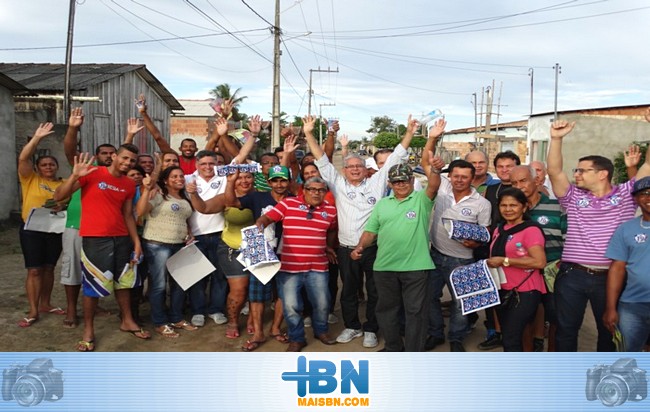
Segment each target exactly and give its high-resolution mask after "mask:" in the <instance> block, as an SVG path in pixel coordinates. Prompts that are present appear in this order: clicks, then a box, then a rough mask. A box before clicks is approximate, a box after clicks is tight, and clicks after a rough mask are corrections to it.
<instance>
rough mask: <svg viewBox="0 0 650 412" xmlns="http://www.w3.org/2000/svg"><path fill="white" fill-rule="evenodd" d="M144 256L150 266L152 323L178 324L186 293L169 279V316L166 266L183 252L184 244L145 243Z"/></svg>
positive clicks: (159, 324)
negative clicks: (166, 299)
mask: <svg viewBox="0 0 650 412" xmlns="http://www.w3.org/2000/svg"><path fill="white" fill-rule="evenodd" d="M143 245H144V255H145V258H146V259H147V263H148V264H149V304H150V305H151V321H152V322H153V324H154V325H155V326H162V325H166V324H168V323H170V322H172V323H176V322H180V321H181V320H182V319H183V306H184V304H185V292H184V291H183V289H182V288H181V287H180V286H178V284H177V283H176V281H175V280H174V279H173V278H171V276H170V277H169V282H170V310H169V315H168V314H167V309H166V307H165V297H166V295H167V276H169V272H168V271H167V267H166V266H165V264H166V263H167V259H169V257H170V256H172V255H173V254H174V253H176V252H178V251H179V250H181V248H182V247H183V246H184V245H183V244H176V245H172V244H161V243H152V242H148V241H147V240H146V239H145V240H144V242H143Z"/></svg>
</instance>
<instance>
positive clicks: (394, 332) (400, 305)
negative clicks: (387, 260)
mask: <svg viewBox="0 0 650 412" xmlns="http://www.w3.org/2000/svg"><path fill="white" fill-rule="evenodd" d="M374 275H375V284H376V285H377V293H378V295H379V300H378V301H377V320H378V321H379V326H380V327H381V330H382V333H383V335H384V339H385V349H386V351H390V352H399V351H402V350H406V351H407V352H421V351H422V350H424V342H425V341H426V337H427V334H426V333H425V327H426V324H427V321H428V319H429V316H428V315H429V307H428V306H429V301H430V300H431V298H430V297H429V294H428V284H429V281H428V279H427V278H428V277H430V275H429V271H428V270H419V271H410V272H379V271H377V272H375V273H374ZM402 309H403V310H402ZM400 314H401V315H402V316H404V317H405V318H406V327H405V330H404V331H405V333H404V343H402V337H401V336H400V324H401V322H400Z"/></svg>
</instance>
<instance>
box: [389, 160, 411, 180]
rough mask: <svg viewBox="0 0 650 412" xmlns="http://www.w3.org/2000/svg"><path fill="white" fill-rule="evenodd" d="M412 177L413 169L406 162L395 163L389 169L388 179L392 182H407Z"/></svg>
mask: <svg viewBox="0 0 650 412" xmlns="http://www.w3.org/2000/svg"><path fill="white" fill-rule="evenodd" d="M412 177H413V170H411V167H410V166H409V165H407V164H405V163H400V164H398V165H394V166H392V167H391V168H390V169H389V170H388V181H389V182H391V183H395V182H406V181H408V180H410V179H411V178H412Z"/></svg>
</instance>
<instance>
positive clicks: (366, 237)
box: [350, 232, 377, 260]
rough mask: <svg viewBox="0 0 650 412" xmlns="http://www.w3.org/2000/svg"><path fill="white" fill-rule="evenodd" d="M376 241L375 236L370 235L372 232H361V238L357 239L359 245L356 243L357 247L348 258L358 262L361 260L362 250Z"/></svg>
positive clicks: (373, 234) (374, 234)
mask: <svg viewBox="0 0 650 412" xmlns="http://www.w3.org/2000/svg"><path fill="white" fill-rule="evenodd" d="M376 240H377V234H376V233H372V232H363V233H362V234H361V238H360V239H359V243H357V246H356V247H355V248H354V250H353V251H352V253H350V257H351V258H352V259H353V260H358V259H360V258H361V254H362V253H363V250H364V249H365V248H367V247H368V246H370V245H372V244H373V243H375V241H376Z"/></svg>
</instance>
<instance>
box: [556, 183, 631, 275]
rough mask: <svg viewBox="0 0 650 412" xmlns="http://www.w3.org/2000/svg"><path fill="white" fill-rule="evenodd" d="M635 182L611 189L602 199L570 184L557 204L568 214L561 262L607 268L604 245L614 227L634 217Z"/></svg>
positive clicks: (607, 260)
mask: <svg viewBox="0 0 650 412" xmlns="http://www.w3.org/2000/svg"><path fill="white" fill-rule="evenodd" d="M635 181H636V179H634V178H632V179H631V180H629V181H628V182H626V183H623V184H620V185H616V186H614V187H612V191H611V192H609V193H608V194H607V195H605V196H603V197H596V196H594V195H593V194H592V193H591V192H590V191H587V190H582V189H579V188H577V187H576V186H575V185H570V186H569V190H568V191H567V192H566V194H565V195H564V196H562V197H558V201H559V202H560V205H562V207H564V209H565V210H566V211H567V215H568V226H567V234H566V240H565V242H564V250H563V251H562V260H563V261H566V262H573V263H578V264H581V265H588V266H589V265H591V266H600V267H608V266H609V264H610V260H609V259H608V258H606V257H605V251H606V250H607V245H608V244H609V240H610V239H611V237H612V234H613V233H614V231H615V230H616V228H617V227H618V226H619V225H620V224H621V223H623V222H626V221H628V220H630V219H632V218H633V217H634V212H635V211H636V203H635V202H634V198H633V196H632V193H631V191H632V188H633V186H634V182H635Z"/></svg>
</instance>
